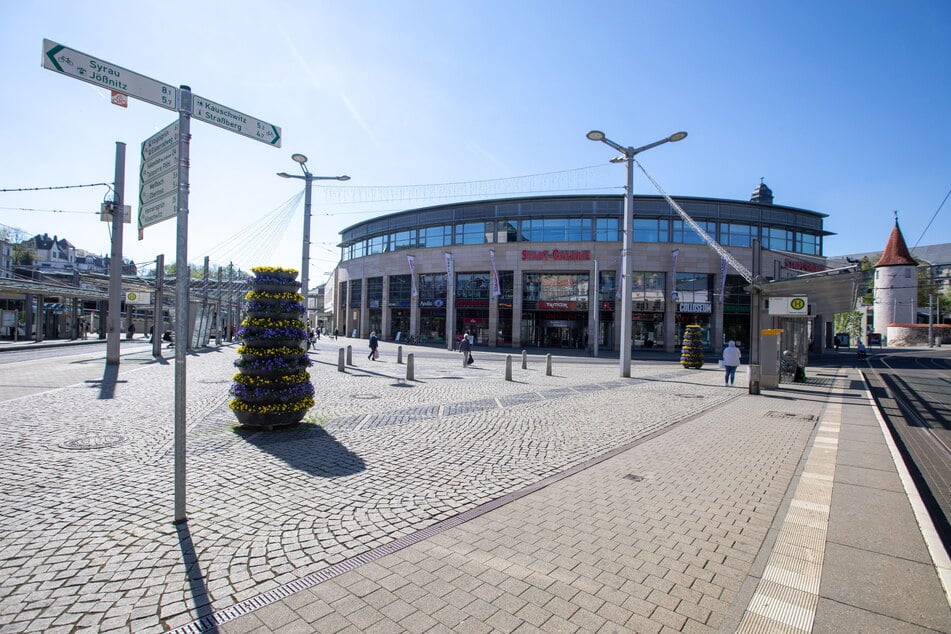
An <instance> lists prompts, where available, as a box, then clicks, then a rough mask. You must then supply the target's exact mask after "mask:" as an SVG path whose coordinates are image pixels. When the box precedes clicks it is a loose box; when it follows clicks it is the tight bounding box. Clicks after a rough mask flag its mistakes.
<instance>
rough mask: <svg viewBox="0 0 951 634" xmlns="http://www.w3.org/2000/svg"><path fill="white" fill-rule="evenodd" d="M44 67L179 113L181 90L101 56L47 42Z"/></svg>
mask: <svg viewBox="0 0 951 634" xmlns="http://www.w3.org/2000/svg"><path fill="white" fill-rule="evenodd" d="M42 63H43V68H45V69H47V70H51V71H54V72H57V73H62V74H64V75H66V76H68V77H72V78H73V79H79V80H81V81H85V82H89V83H90V84H93V85H94V86H99V87H100V88H105V89H106V90H114V91H116V92H121V93H122V94H124V95H128V96H130V97H135V98H136V99H141V100H142V101H147V102H148V103H151V104H155V105H156V106H161V107H162V108H168V109H169V110H176V111H177V110H178V104H177V101H178V98H177V95H178V89H177V88H175V87H174V86H171V85H169V84H163V83H162V82H160V81H155V80H154V79H151V78H149V77H146V76H145V75H140V74H138V73H134V72H132V71H131V70H128V69H125V68H122V67H121V66H116V65H115V64H113V63H112V62H106V61H104V60H101V59H99V58H98V57H92V56H90V55H86V54H85V53H80V52H79V51H77V50H76V49H72V48H67V47H65V46H63V45H62V44H57V43H56V42H53V41H51V40H47V39H44V40H43V57H42Z"/></svg>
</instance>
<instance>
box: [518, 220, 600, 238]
mask: <svg viewBox="0 0 951 634" xmlns="http://www.w3.org/2000/svg"><path fill="white" fill-rule="evenodd" d="M521 237H522V240H524V241H526V242H585V241H588V240H591V219H590V218H542V219H539V220H523V221H522V233H521Z"/></svg>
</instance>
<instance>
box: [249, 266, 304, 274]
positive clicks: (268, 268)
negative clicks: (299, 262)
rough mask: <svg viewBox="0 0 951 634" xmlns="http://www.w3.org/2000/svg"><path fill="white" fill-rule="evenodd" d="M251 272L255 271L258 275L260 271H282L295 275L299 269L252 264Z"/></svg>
mask: <svg viewBox="0 0 951 634" xmlns="http://www.w3.org/2000/svg"><path fill="white" fill-rule="evenodd" d="M251 272H252V273H257V274H259V275H260V274H261V273H284V274H287V275H297V274H298V273H299V272H300V271H298V270H297V269H285V268H283V267H280V266H252V267H251Z"/></svg>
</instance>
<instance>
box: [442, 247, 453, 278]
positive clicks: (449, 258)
mask: <svg viewBox="0 0 951 634" xmlns="http://www.w3.org/2000/svg"><path fill="white" fill-rule="evenodd" d="M443 256H445V258H446V275H448V276H449V280H450V281H451V280H452V253H449V252H448V251H447V252H446V253H443Z"/></svg>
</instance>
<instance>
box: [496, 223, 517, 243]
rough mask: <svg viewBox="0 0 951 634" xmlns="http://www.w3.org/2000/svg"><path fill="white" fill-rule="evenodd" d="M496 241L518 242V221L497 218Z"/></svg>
mask: <svg viewBox="0 0 951 634" xmlns="http://www.w3.org/2000/svg"><path fill="white" fill-rule="evenodd" d="M496 230H497V234H496V235H497V237H496V241H497V242H518V221H517V220H499V221H498V222H497V223H496Z"/></svg>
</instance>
